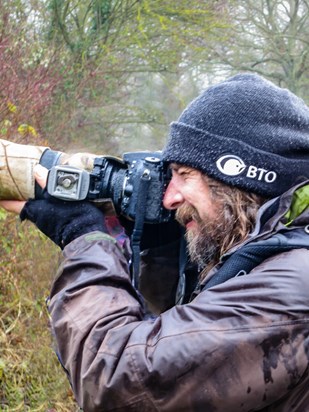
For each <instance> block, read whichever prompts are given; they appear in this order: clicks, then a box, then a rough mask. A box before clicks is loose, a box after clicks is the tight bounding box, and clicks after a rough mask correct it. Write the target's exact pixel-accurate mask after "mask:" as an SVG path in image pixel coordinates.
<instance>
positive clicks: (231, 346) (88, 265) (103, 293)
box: [49, 190, 309, 412]
mask: <svg viewBox="0 0 309 412" xmlns="http://www.w3.org/2000/svg"><path fill="white" fill-rule="evenodd" d="M296 193H298V192H296ZM307 193H308V192H307ZM295 196H296V195H294V197H293V196H292V190H291V191H290V192H289V193H286V194H285V195H283V196H282V197H281V199H280V201H277V202H275V203H272V205H271V206H270V207H269V206H267V207H266V208H265V207H264V208H263V209H264V210H263V209H262V210H261V213H260V215H259V218H258V222H257V226H256V229H255V231H254V232H253V234H252V236H251V237H250V239H249V240H247V241H246V243H247V244H248V242H255V241H258V240H259V241H260V240H262V239H268V238H270V237H271V236H273V235H274V234H275V233H284V232H287V231H288V232H289V233H292V232H293V230H295V229H297V233H298V235H297V236H300V239H301V240H302V243H303V245H304V246H303V247H299V248H297V249H293V250H288V251H284V252H280V253H277V254H275V255H274V256H271V257H269V258H267V259H266V260H264V261H263V262H262V263H260V264H258V265H257V266H256V267H254V268H253V269H252V270H251V272H250V273H248V274H247V275H244V276H236V277H233V278H232V279H230V280H227V281H225V282H223V283H221V284H218V285H216V286H213V287H210V288H208V289H206V290H203V288H200V289H201V292H200V293H198V294H197V296H196V297H194V299H193V300H192V301H191V302H190V303H188V304H184V305H177V306H174V307H172V308H171V309H169V310H166V311H165V312H163V313H162V314H161V315H159V316H158V317H156V318H154V319H147V320H145V318H144V313H143V309H142V306H141V303H140V299H139V296H138V294H137V293H136V292H135V290H134V289H133V288H132V286H131V282H130V279H129V274H128V263H127V260H126V259H125V257H124V254H123V252H122V250H121V248H120V247H119V245H118V244H117V243H116V241H115V240H114V239H113V238H111V237H109V236H108V235H106V234H104V233H99V232H93V233H90V234H88V235H84V236H82V237H80V238H78V239H76V240H75V241H73V242H72V243H70V244H69V245H68V246H67V247H66V248H65V250H64V262H63V264H62V266H61V268H60V271H59V276H58V277H57V279H56V280H55V282H54V285H53V288H52V292H51V296H50V304H49V310H50V313H51V317H52V326H53V329H54V333H55V337H56V341H57V346H58V352H59V356H60V359H61V362H62V364H63V366H64V368H65V369H66V371H67V373H68V375H69V379H70V382H71V385H72V387H73V390H74V393H75V396H76V399H77V402H78V403H79V405H80V406H81V407H82V408H84V410H85V411H87V412H88V411H124V412H127V411H140V412H151V411H162V412H164V411H175V412H180V411H186V412H191V411H203V412H206V411H207V412H214V411H216V412H226V411H229V412H241V411H269V412H270V411H272V412H279V411H280V412H291V411H294V412H304V411H309V391H308V387H309V376H308V364H309V362H308V357H309V251H308V248H309V235H308V232H309V231H308V226H307V225H308V224H309V210H308V208H307V205H308V202H307V204H306V205H305V206H304V205H303V206H302V207H301V208H298V207H295V203H299V202H296V201H295ZM296 197H297V196H296ZM296 200H297V199H296ZM300 203H301V202H300ZM274 208H275V211H274ZM295 210H296V211H295ZM295 233H296V232H295ZM241 247H243V246H239V248H241ZM239 248H238V250H239ZM232 252H235V250H234V251H232ZM232 252H231V253H232ZM219 266H220V265H219ZM216 270H217V268H215V269H214V270H213V271H212V272H211V273H209V276H208V278H211V277H212V276H215V272H216Z"/></svg>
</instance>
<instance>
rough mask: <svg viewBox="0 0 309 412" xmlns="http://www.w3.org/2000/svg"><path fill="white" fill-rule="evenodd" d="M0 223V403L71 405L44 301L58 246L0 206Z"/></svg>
mask: <svg viewBox="0 0 309 412" xmlns="http://www.w3.org/2000/svg"><path fill="white" fill-rule="evenodd" d="M0 223H1V224H0V255H1V278H0V290H1V294H0V341H1V350H0V409H1V410H4V411H25V410H31V411H50V412H51V411H57V412H58V411H63V412H68V411H75V410H77V407H76V404H75V402H74V399H73V396H72V392H71V390H70V388H69V384H68V382H67V379H66V376H65V375H64V374H63V371H62V369H61V367H60V365H59V363H58V360H57V357H56V355H55V353H54V351H53V345H52V342H51V333H50V330H49V328H48V323H49V320H48V314H47V309H46V306H45V298H46V297H47V296H48V291H49V287H50V283H51V279H52V277H53V274H54V273H55V270H56V266H57V263H58V261H59V255H58V250H56V248H55V247H54V246H53V245H51V242H50V241H49V240H47V239H46V238H45V237H44V236H43V235H40V234H39V232H38V231H37V230H36V229H35V228H34V226H32V225H30V224H23V225H21V224H20V222H19V221H18V219H17V218H15V217H14V216H11V215H9V214H7V213H5V212H3V211H1V213H0Z"/></svg>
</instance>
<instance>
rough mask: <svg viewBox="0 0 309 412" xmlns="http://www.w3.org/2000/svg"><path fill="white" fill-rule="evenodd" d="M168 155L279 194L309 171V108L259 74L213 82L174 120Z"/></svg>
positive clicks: (234, 181)
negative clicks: (216, 83) (218, 82)
mask: <svg viewBox="0 0 309 412" xmlns="http://www.w3.org/2000/svg"><path fill="white" fill-rule="evenodd" d="M163 160H164V161H166V162H175V163H180V164H184V165H187V166H191V167H194V168H196V169H198V170H201V171H202V172H204V173H206V174H207V175H208V176H210V177H213V178H215V179H217V180H220V181H222V182H224V183H226V184H228V185H231V186H236V187H238V188H240V189H244V190H247V191H249V192H254V193H257V194H259V195H262V196H264V197H275V196H278V195H280V194H281V193H283V192H284V191H286V190H287V189H288V188H290V187H292V186H293V185H294V184H295V183H297V182H298V181H300V180H301V179H304V178H308V177H309V108H308V107H307V106H306V105H305V103H304V102H303V101H302V100H301V99H299V98H298V97H297V96H295V95H294V94H292V93H291V92H289V91H288V90H286V89H281V88H279V87H277V86H275V85H274V84H272V83H271V82H269V81H267V80H265V79H263V78H262V77H260V76H257V75H254V74H239V75H237V76H234V77H232V78H230V79H228V80H226V81H224V82H222V83H220V84H218V85H215V86H212V87H210V88H208V89H207V90H206V91H205V92H203V93H202V94H201V95H200V96H199V97H197V98H196V99H195V100H193V102H192V103H191V104H190V105H189V106H188V107H187V108H186V109H185V110H184V112H183V113H182V114H181V116H180V118H179V119H178V121H177V122H173V123H172V125H171V131H170V136H169V139H168V142H167V145H166V147H165V149H164V151H163Z"/></svg>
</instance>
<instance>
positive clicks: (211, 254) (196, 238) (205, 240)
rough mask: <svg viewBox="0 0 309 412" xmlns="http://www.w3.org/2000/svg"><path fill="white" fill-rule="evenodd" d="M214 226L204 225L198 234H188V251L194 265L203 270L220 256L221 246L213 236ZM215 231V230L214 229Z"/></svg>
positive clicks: (192, 232)
mask: <svg viewBox="0 0 309 412" xmlns="http://www.w3.org/2000/svg"><path fill="white" fill-rule="evenodd" d="M210 226H213V225H212V224H209V223H208V224H206V225H204V224H203V227H201V228H200V230H199V231H198V232H194V231H191V230H188V231H187V232H186V240H187V249H188V253H189V256H190V260H191V262H192V263H196V264H197V265H198V266H199V268H200V269H203V268H204V267H205V266H207V265H208V264H209V263H210V262H213V261H214V260H215V259H216V258H217V257H218V256H219V255H220V245H219V244H218V242H217V239H215V236H214V234H211V231H210V230H209V229H210ZM212 229H213V228H212Z"/></svg>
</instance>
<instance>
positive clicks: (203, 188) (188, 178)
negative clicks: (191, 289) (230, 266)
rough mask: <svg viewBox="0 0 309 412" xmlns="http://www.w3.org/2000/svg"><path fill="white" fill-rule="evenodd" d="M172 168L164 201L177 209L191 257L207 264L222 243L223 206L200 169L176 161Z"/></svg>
mask: <svg viewBox="0 0 309 412" xmlns="http://www.w3.org/2000/svg"><path fill="white" fill-rule="evenodd" d="M170 168H171V170H172V179H171V181H170V183H169V185H168V187H167V190H166V193H165V196H164V199H163V204H164V206H165V207H166V208H167V209H174V210H175V209H176V219H177V220H178V221H179V222H180V223H181V224H182V225H183V226H185V227H186V229H187V232H186V238H187V241H188V249H189V253H190V257H191V260H192V261H193V262H195V263H198V264H200V265H201V266H205V265H206V264H207V263H209V262H210V261H211V260H212V259H213V258H214V257H215V256H216V255H217V252H218V248H219V247H220V240H221V236H222V229H223V227H222V223H221V222H222V214H223V213H224V212H223V206H222V205H220V203H219V202H218V201H217V200H215V199H214V197H213V195H212V192H211V188H210V187H209V184H208V183H207V179H205V176H203V175H202V173H201V172H200V171H198V170H196V169H193V168H191V167H188V166H182V165H178V164H175V163H172V164H171V166H170Z"/></svg>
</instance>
